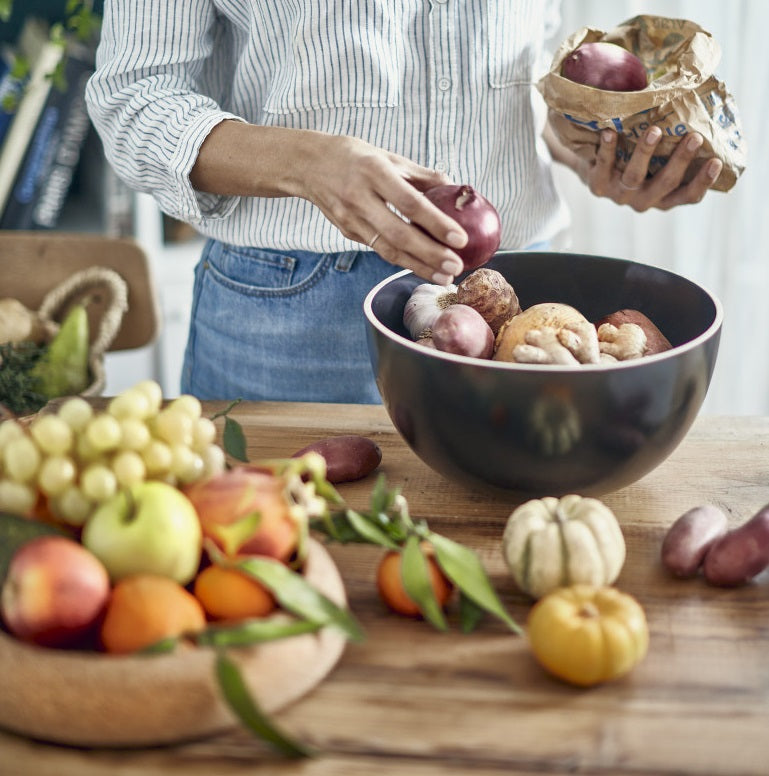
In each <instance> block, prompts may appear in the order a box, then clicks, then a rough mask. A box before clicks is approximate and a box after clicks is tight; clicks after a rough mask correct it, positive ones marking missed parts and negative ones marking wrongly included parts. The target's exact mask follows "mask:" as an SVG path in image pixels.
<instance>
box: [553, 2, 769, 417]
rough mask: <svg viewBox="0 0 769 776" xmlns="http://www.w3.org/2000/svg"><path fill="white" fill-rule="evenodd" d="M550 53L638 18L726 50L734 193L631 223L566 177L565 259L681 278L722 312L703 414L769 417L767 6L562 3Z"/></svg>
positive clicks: (561, 177)
mask: <svg viewBox="0 0 769 776" xmlns="http://www.w3.org/2000/svg"><path fill="white" fill-rule="evenodd" d="M561 13H562V25H561V29H560V31H559V33H558V34H557V35H556V38H555V40H554V44H557V43H559V42H560V40H561V39H562V38H565V37H566V36H567V35H569V34H571V33H572V32H574V31H576V30H578V29H579V28H581V27H583V26H590V27H595V28H598V29H601V30H609V29H611V28H613V27H615V26H616V25H617V24H619V23H620V22H622V21H624V20H625V19H628V18H630V17H633V16H636V15H638V14H653V15H660V16H667V17H672V18H679V19H689V20H691V21H693V22H695V23H697V24H699V25H700V26H701V27H703V28H704V29H706V30H707V31H708V32H710V33H711V34H712V35H713V37H714V38H715V40H716V41H717V42H718V43H719V44H720V46H721V49H722V57H721V64H720V67H719V69H718V70H717V73H716V74H717V75H718V77H719V78H720V79H721V80H723V81H724V82H725V83H726V86H727V88H728V89H729V91H730V92H731V94H732V95H733V97H734V98H735V101H736V104H737V107H738V109H739V111H740V115H741V117H742V122H743V129H744V135H745V137H746V139H747V145H748V157H747V168H746V171H745V172H744V173H743V174H742V176H741V177H740V179H739V180H738V181H737V184H736V186H735V187H734V188H733V189H732V190H731V191H729V192H727V193H723V192H709V193H708V194H707V195H706V197H705V199H704V200H703V201H702V202H701V203H698V204H696V205H689V206H683V207H679V208H676V209H674V210H672V211H668V212H665V213H663V212H660V211H650V212H647V213H643V214H639V213H635V212H634V211H633V210H632V209H630V208H627V207H619V206H617V205H615V204H614V203H612V202H609V201H608V200H600V199H597V198H595V197H593V196H592V195H591V194H590V193H589V192H588V191H587V189H586V188H585V187H584V185H583V184H582V183H581V182H580V181H579V180H578V179H577V178H576V176H574V175H573V174H572V173H571V172H570V171H566V170H563V169H560V170H559V172H558V183H559V186H560V188H561V190H562V191H563V193H564V195H565V196H566V198H567V200H568V202H569V206H570V209H571V211H572V218H573V224H572V228H571V231H570V244H569V245H568V249H569V250H574V251H577V252H579V253H592V254H599V255H604V256H617V257H622V258H628V259H635V260H638V261H643V262H645V263H647V264H652V265H655V266H660V267H664V268H666V269H670V270H673V271H674V272H677V273H679V274H681V275H684V276H686V277H688V278H690V279H692V280H694V281H696V282H698V283H701V284H702V285H704V286H706V287H707V288H708V289H709V290H710V291H711V292H713V293H714V294H715V295H716V296H718V297H719V299H720V300H721V302H722V304H723V306H724V326H723V330H722V336H721V346H720V351H719V356H718V362H717V365H716V371H715V374H714V376H713V382H712V383H711V387H710V390H709V392H708V396H707V398H706V400H705V405H704V407H703V413H706V414H724V415H726V414H732V415H765V414H769V207H768V206H767V199H769V197H768V195H767V191H768V190H769V140H767V139H766V138H764V137H763V136H762V133H763V132H768V133H769V63H768V60H769V4H768V3H764V2H763V0H736V1H735V0H733V1H732V2H729V3H725V2H722V0H696V1H692V2H686V1H685V0H667V1H666V2H656V3H648V2H646V3H644V2H629V1H628V0H564V2H563V4H562V8H561Z"/></svg>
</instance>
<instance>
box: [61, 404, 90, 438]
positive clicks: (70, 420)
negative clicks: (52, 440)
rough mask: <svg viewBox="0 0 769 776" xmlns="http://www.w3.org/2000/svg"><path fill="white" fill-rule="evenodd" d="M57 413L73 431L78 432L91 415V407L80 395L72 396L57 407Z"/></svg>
mask: <svg viewBox="0 0 769 776" xmlns="http://www.w3.org/2000/svg"><path fill="white" fill-rule="evenodd" d="M57 414H58V416H59V417H60V418H61V419H62V420H63V421H64V422H65V423H66V424H67V425H68V426H69V427H70V428H71V429H72V430H73V431H75V432H78V431H82V430H83V429H84V428H85V427H86V425H87V423H88V421H89V420H90V419H91V418H92V417H93V407H91V405H90V404H89V403H88V402H87V401H86V400H85V399H83V398H82V397H81V396H73V397H71V398H69V399H67V400H66V401H65V402H64V403H63V404H62V405H61V407H59V411H58V413H57Z"/></svg>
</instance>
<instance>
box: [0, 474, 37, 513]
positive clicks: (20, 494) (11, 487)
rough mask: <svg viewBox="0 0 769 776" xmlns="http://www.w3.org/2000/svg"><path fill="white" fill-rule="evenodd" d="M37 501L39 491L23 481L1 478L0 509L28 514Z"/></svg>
mask: <svg viewBox="0 0 769 776" xmlns="http://www.w3.org/2000/svg"><path fill="white" fill-rule="evenodd" d="M36 503H37V491H36V490H35V489H34V488H33V487H31V486H29V485H26V484H24V483H22V482H15V481H14V480H0V510H2V511H3V512H11V513H12V514H14V515H26V514H28V513H29V512H30V510H31V509H32V508H33V507H34V506H35V504H36Z"/></svg>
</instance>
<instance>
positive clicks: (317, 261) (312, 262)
mask: <svg viewBox="0 0 769 776" xmlns="http://www.w3.org/2000/svg"><path fill="white" fill-rule="evenodd" d="M202 263H203V266H204V269H205V274H206V275H207V276H208V278H209V280H211V281H213V282H214V283H215V284H217V285H219V286H223V287H224V288H226V289H228V290H230V291H236V292H237V293H239V294H243V295H244V296H282V295H291V294H297V293H300V292H301V291H302V290H304V289H307V288H308V287H310V286H312V285H314V284H315V283H316V282H318V281H319V280H320V279H321V277H322V276H323V274H325V273H326V272H327V271H328V269H329V268H330V267H331V265H332V262H331V255H330V254H316V253H310V252H305V251H292V252H290V253H287V252H284V251H279V250H271V249H265V248H248V247H241V246H237V245H228V244H226V243H221V242H218V241H215V240H211V241H210V242H209V244H208V245H207V246H206V250H205V252H204V254H203V260H202Z"/></svg>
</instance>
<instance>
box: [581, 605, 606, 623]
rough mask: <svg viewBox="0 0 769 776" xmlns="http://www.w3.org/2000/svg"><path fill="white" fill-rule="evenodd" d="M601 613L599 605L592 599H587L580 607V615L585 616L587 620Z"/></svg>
mask: <svg viewBox="0 0 769 776" xmlns="http://www.w3.org/2000/svg"><path fill="white" fill-rule="evenodd" d="M600 614H601V613H600V612H599V611H598V607H597V606H596V605H595V604H594V603H593V602H592V601H585V602H584V603H583V604H582V606H580V607H579V616H580V617H584V618H585V619H586V620H588V619H594V618H595V617H599V616H600Z"/></svg>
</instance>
